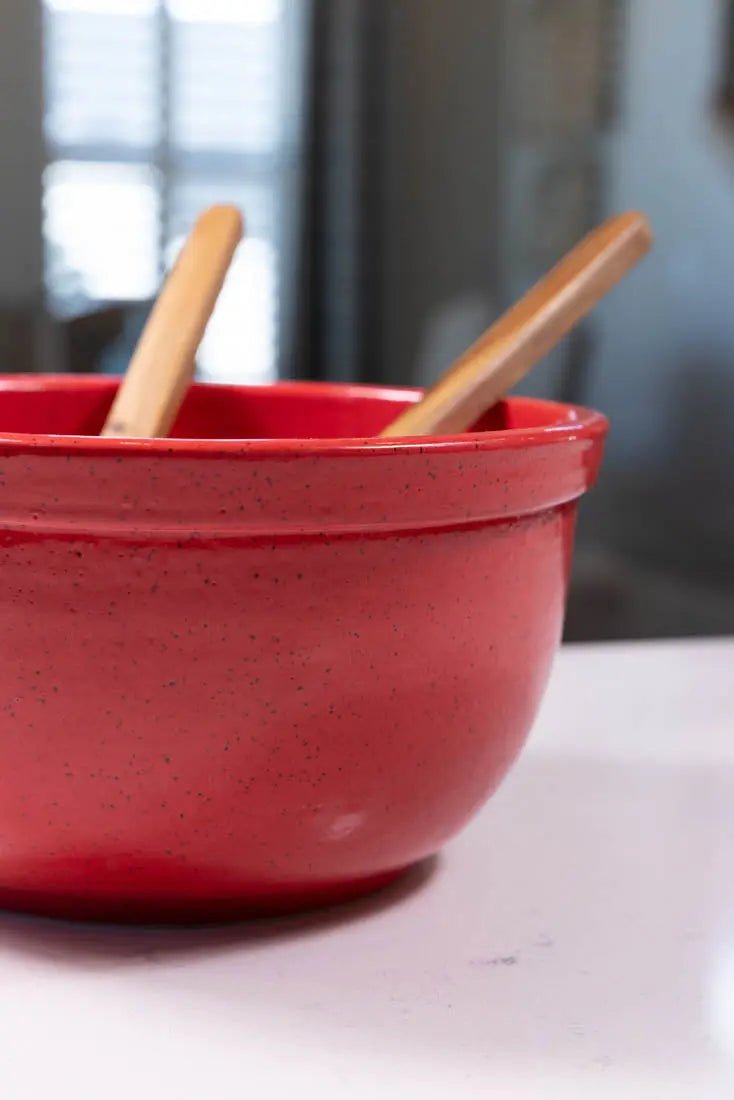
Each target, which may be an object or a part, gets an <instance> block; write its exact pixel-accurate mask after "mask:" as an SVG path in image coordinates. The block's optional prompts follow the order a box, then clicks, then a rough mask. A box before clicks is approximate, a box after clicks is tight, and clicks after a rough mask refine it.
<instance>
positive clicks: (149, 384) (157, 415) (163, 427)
mask: <svg viewBox="0 0 734 1100" xmlns="http://www.w3.org/2000/svg"><path fill="white" fill-rule="evenodd" d="M242 233H243V224H242V215H241V214H240V212H239V210H237V209H236V207H233V206H212V207H211V208H210V209H209V210H207V211H205V212H204V213H203V214H202V215H201V217H200V218H199V220H198V221H197V222H196V225H195V226H194V228H193V230H192V232H191V235H190V236H189V238H188V240H187V241H186V243H185V245H184V247H183V249H182V251H181V253H180V255H179V257H178V260H177V261H176V264H175V265H174V267H173V270H172V271H171V274H170V275H169V277H168V279H167V280H166V283H165V285H164V286H163V289H162V291H161V293H160V295H159V297H158V300H157V302H156V303H155V306H154V307H153V311H152V313H151V315H150V317H149V319H148V323H147V324H146V326H145V329H144V331H143V334H142V336H141V338H140V341H139V343H138V346H137V348H136V350H135V353H134V355H133V357H132V359H131V361H130V366H129V367H128V370H127V373H126V375H125V379H124V381H123V383H122V385H121V386H120V389H119V391H118V393H117V397H116V399H115V402H114V404H113V406H112V408H111V410H110V413H109V416H108V418H107V421H106V423H105V426H104V428H103V429H102V435H104V436H113V437H116V438H121V437H133V438H138V439H153V438H155V437H162V436H166V435H168V432H169V431H170V429H171V425H172V424H173V421H174V420H175V418H176V414H177V413H178V410H179V408H180V406H181V402H182V401H183V399H184V396H185V394H186V390H187V388H188V386H189V383H190V382H191V378H192V376H193V372H194V362H195V359H196V352H197V350H198V347H199V344H200V343H201V340H202V338H203V336H204V331H205V329H206V326H207V324H208V322H209V318H210V317H211V314H212V311H213V309H214V306H215V304H216V301H217V298H218V297H219V292H220V290H221V289H222V284H223V283H224V278H225V276H226V274H227V271H228V269H229V266H230V264H231V262H232V257H233V256H234V253H235V249H236V248H237V245H238V244H239V242H240V240H241V239H242Z"/></svg>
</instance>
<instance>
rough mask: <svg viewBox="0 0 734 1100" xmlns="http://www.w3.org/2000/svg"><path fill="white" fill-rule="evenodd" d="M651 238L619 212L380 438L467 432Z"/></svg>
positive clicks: (638, 219)
mask: <svg viewBox="0 0 734 1100" xmlns="http://www.w3.org/2000/svg"><path fill="white" fill-rule="evenodd" d="M651 244H652V233H651V231H650V227H649V225H648V222H647V220H646V219H645V218H644V217H643V216H642V215H641V214H635V213H631V214H622V215H621V216H619V217H617V218H612V219H611V220H609V221H607V222H605V223H604V224H603V225H602V226H600V227H599V228H598V229H596V230H595V231H594V232H592V233H590V234H589V236H588V237H586V238H584V240H582V241H581V243H580V244H578V245H577V246H576V247H575V248H574V249H573V250H572V251H571V252H569V254H568V255H567V256H566V257H565V259H563V260H561V262H560V263H559V264H558V266H557V267H555V268H553V270H552V271H551V272H550V273H549V274H548V275H546V276H545V278H543V279H542V280H541V281H540V282H539V283H538V284H537V285H536V286H535V287H533V289H532V290H531V291H529V293H528V294H526V296H525V297H524V298H522V299H521V300H520V301H519V302H518V303H517V305H515V306H513V307H512V309H510V310H509V312H508V313H506V314H505V315H504V316H503V317H501V318H500V320H499V321H497V323H496V324H495V325H493V326H492V328H490V329H488V330H487V332H486V333H485V334H484V335H483V336H482V337H481V338H480V339H479V340H478V342H477V343H476V344H474V346H473V347H471V348H469V350H468V351H467V352H466V353H465V354H464V355H463V356H462V357H461V358H460V359H459V360H458V361H457V362H456V363H455V364H454V366H453V367H452V368H451V369H450V370H449V371H448V372H447V373H446V374H445V375H444V376H443V377H442V378H441V379H440V380H439V382H438V383H437V384H436V385H435V386H434V387H433V388H432V389H430V390H429V391H428V392H427V393H426V395H425V396H424V398H423V400H422V401H419V402H418V404H417V405H413V406H411V408H409V409H407V410H406V411H405V412H404V413H403V414H402V415H401V416H399V417H398V419H397V420H396V421H395V422H394V423H393V424H390V425H389V427H387V428H386V429H385V430H384V431H383V432H382V433H381V434H382V436H383V437H386V438H396V437H400V436H403V437H405V436H422V435H452V434H454V433H459V432H464V431H467V430H468V429H469V428H471V427H472V425H473V424H475V423H476V422H477V421H478V420H479V418H480V417H481V416H482V415H483V414H484V413H485V412H486V411H487V409H489V408H491V407H492V405H494V404H495V403H496V402H497V401H499V400H500V399H501V398H502V397H504V396H505V395H506V394H507V393H508V391H509V390H511V389H512V387H513V386H515V385H517V383H518V382H519V381H520V380H521V379H522V378H524V377H525V375H526V374H528V372H529V371H530V370H531V369H532V368H533V367H534V366H535V365H536V363H537V362H538V361H539V360H540V359H542V358H543V356H544V355H547V354H548V352H549V351H551V350H552V348H554V347H555V345H556V344H557V343H558V342H559V341H560V340H561V339H562V338H563V337H564V336H566V335H567V334H568V333H569V332H570V331H571V329H572V328H573V327H574V326H575V325H576V324H578V322H579V321H580V320H581V319H582V318H583V317H585V316H586V314H587V313H590V312H591V310H592V309H593V308H594V306H595V305H596V304H597V303H598V302H599V301H600V300H601V299H602V298H603V297H604V295H605V294H607V293H608V292H609V291H610V290H611V289H612V287H613V286H615V284H616V283H618V282H619V281H620V280H621V279H622V278H623V277H624V275H626V274H627V272H628V271H629V270H630V269H631V268H632V267H633V266H634V265H635V264H636V263H637V262H638V261H639V260H640V259H641V258H642V257H643V256H644V255H645V253H646V252H647V251H648V250H649V248H650V246H651Z"/></svg>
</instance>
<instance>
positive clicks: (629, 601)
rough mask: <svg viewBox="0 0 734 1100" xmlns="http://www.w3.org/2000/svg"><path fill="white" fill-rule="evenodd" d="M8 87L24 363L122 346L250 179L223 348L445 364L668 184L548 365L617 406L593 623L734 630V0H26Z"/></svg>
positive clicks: (14, 348) (11, 209)
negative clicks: (646, 227) (648, 253)
mask: <svg viewBox="0 0 734 1100" xmlns="http://www.w3.org/2000/svg"><path fill="white" fill-rule="evenodd" d="M0 102H1V103H2V108H0V149H1V150H2V169H1V171H0V244H1V247H0V370H2V371H106V372H111V373H117V372H120V371H122V370H123V369H124V367H125V365H126V362H127V359H128V357H129V354H130V349H131V347H132V346H133V344H134V342H135V340H136V338H137V334H138V332H139V331H140V328H141V326H142V324H143V322H144V320H145V318H146V315H147V312H148V309H149V307H150V302H151V299H152V297H153V296H154V294H155V292H156V288H157V286H158V285H159V283H160V280H161V277H162V275H163V273H164V271H165V269H166V267H167V266H168V265H169V264H170V261H171V259H172V257H173V256H174V255H175V252H176V249H177V248H178V247H179V245H180V242H181V240H182V238H183V236H184V235H185V233H186V232H187V230H188V229H189V227H190V225H191V223H192V221H193V219H194V217H195V216H196V214H197V212H198V211H199V210H200V209H201V208H202V207H204V206H205V205H207V204H208V203H210V202H213V201H219V200H224V201H234V202H236V203H238V204H239V205H241V206H242V207H243V209H244V210H245V212H246V216H247V220H248V239H247V241H246V242H245V243H244V244H243V246H242V247H241V249H240V252H239V254H238V258H237V261H236V264H235V266H234V268H233V270H232V273H231V275H230V278H229V281H228V283H227V285H226V288H225V292H224V294H223V297H222V299H221V302H220V305H219V307H218V310H217V313H216V316H215V318H214V320H213V322H212V324H211V326H210V329H209V332H208V334H207V337H206V340H205V344H204V346H203V348H202V352H201V356H200V361H199V372H200V374H201V376H202V377H204V378H207V379H211V380H227V381H231V380H235V381H241V382H256V383H265V382H269V381H271V380H274V379H276V378H278V377H290V376H296V377H305V378H314V379H318V378H329V379H340V380H356V381H369V382H395V383H416V384H423V383H426V382H428V381H430V380H431V379H432V378H433V377H434V376H435V375H436V374H437V373H438V372H439V371H440V370H441V369H442V368H443V367H444V366H445V365H447V364H448V363H449V362H450V361H451V359H452V358H453V357H454V356H455V355H456V354H457V353H458V352H459V351H461V350H462V349H463V348H464V347H465V346H466V345H467V344H468V343H470V342H471V341H472V340H473V339H474V338H475V337H476V336H477V335H478V334H479V333H480V331H481V330H482V329H483V328H485V327H486V326H487V325H488V324H489V323H490V322H491V321H492V320H493V319H494V318H495V317H496V316H497V314H498V312H499V311H500V310H502V309H503V308H505V307H506V306H507V305H508V304H509V303H510V302H511V301H512V300H513V299H514V298H515V297H517V296H518V295H519V294H521V293H522V292H523V291H524V290H525V289H526V288H527V286H528V285H529V284H530V283H531V282H532V281H534V280H535V278H536V277H537V276H538V275H539V274H540V273H541V272H542V271H543V270H545V269H546V268H547V267H549V266H550V265H551V264H552V263H553V262H554V261H555V260H556V259H558V258H559V256H560V255H561V254H562V253H563V252H564V251H565V250H566V249H567V248H568V247H570V245H571V244H572V243H573V242H574V241H575V240H576V239H577V238H578V237H579V236H581V235H582V234H583V233H584V232H585V231H586V230H587V229H588V228H589V227H590V226H591V225H593V224H594V223H595V222H596V221H598V220H599V219H601V218H602V217H603V216H605V215H606V214H607V213H611V212H614V211H619V210H622V209H624V208H628V207H637V208H641V209H643V210H645V211H646V212H647V213H648V215H649V216H650V218H651V220H652V222H653V226H654V228H655V230H656V233H657V238H658V243H657V250H656V253H655V256H654V257H653V258H652V259H651V260H649V261H648V262H647V263H646V264H645V266H644V267H643V268H642V269H640V270H639V271H638V272H637V273H635V275H634V276H633V277H632V278H631V279H630V280H629V282H628V283H626V284H625V285H624V287H622V288H621V289H620V290H619V291H617V292H616V293H615V295H614V297H613V298H612V299H611V300H610V301H609V302H608V303H607V304H606V305H605V306H604V307H603V308H602V310H600V311H599V312H598V313H597V314H596V315H595V317H594V318H593V320H592V321H591V322H590V323H589V324H588V325H587V326H586V327H585V328H584V329H583V330H581V331H580V332H578V333H577V334H576V336H575V337H574V338H573V339H572V340H571V341H569V342H568V343H567V344H566V345H565V346H564V347H563V348H562V349H561V350H560V351H559V353H557V354H556V355H554V356H553V357H552V359H551V360H549V361H548V362H547V363H546V364H544V366H543V367H542V368H541V370H539V371H538V372H537V374H536V375H534V376H533V378H532V380H531V381H530V382H529V383H528V384H527V386H526V387H525V388H526V389H527V390H529V391H531V392H533V393H536V394H539V395H541V396H552V397H557V398H560V399H564V400H571V401H579V402H584V403H589V404H592V405H594V406H597V407H599V408H601V409H602V410H603V411H604V412H606V413H607V414H608V415H610V416H611V418H612V421H613V434H612V438H611V441H610V447H609V454H608V462H607V467H606V471H605V474H604V478H603V481H602V483H601V485H600V487H599V489H598V491H597V492H596V494H594V495H593V496H592V498H591V499H590V501H589V504H588V505H587V507H586V509H585V512H584V517H583V522H582V530H581V539H580V547H579V554H578V559H577V570H576V580H575V583H574V590H573V593H572V599H571V608H570V613H569V621H568V636H569V638H572V639H576V640H585V639H592V638H627V637H664V636H673V635H685V634H719V633H731V632H733V631H734V431H732V427H731V425H732V419H733V418H734V290H733V289H732V286H733V285H734V0H695V3H692V2H691V0H665V3H662V2H661V0H43V2H41V0H2V5H1V10H0Z"/></svg>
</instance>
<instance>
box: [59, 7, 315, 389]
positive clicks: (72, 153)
mask: <svg viewBox="0 0 734 1100" xmlns="http://www.w3.org/2000/svg"><path fill="white" fill-rule="evenodd" d="M297 7H298V5H296V4H293V3H291V2H290V0H45V2H44V9H45V10H44V34H45V79H46V137H47V144H48V165H47V169H46V176H45V184H44V194H45V213H44V226H45V230H44V232H45V241H46V251H47V264H46V270H47V275H46V281H47V289H48V295H49V301H50V305H51V307H52V309H53V310H54V311H55V312H56V313H57V314H59V315H66V316H69V315H73V314H75V313H79V312H82V311H84V310H87V309H89V308H90V307H93V306H94V305H95V304H97V303H101V302H106V303H109V302H130V303H134V302H141V303H142V302H145V301H148V300H149V299H150V298H151V297H152V296H153V295H154V294H155V292H156V288H157V286H158V284H159V282H160V279H161V275H162V273H163V271H164V269H165V268H166V267H167V266H168V265H169V264H170V262H171V260H172V258H173V256H174V255H175V252H176V250H177V248H178V247H179V246H180V243H181V241H182V239H183V237H184V235H185V234H186V232H187V230H188V229H189V227H190V226H191V224H192V222H193V220H194V218H195V217H196V215H197V214H198V212H200V211H201V210H202V208H203V207H205V206H207V205H208V204H210V203H212V202H218V201H228V202H235V203H237V204H238V205H239V206H240V207H241V208H242V209H243V211H244V213H245V216H246V220H247V239H246V241H245V242H244V243H243V245H242V246H241V248H240V250H239V252H238V255H237V258H236V260H235V264H234V266H233V269H232V271H231V273H230V276H229V278H228V281H227V283H226V286H225V288H224V291H223V293H222V297H221V299H220V303H219V305H218V308H217V311H216V314H215V316H214V318H213V320H212V322H211V324H210V326H209V330H208V332H207V336H206V338H205V342H204V345H203V347H202V350H201V355H200V359H199V368H200V371H201V373H202V374H203V375H204V376H205V377H208V378H211V379H216V380H237V381H254V382H261V381H262V382H264V381H268V380H270V379H272V378H273V377H274V375H275V373H276V369H277V360H278V337H277V333H278V320H279V303H280V301H281V293H280V291H281V283H282V271H283V266H284V255H285V253H286V252H287V250H288V248H289V247H290V246H291V244H292V242H289V241H288V240H287V239H286V237H287V233H286V228H285V227H286V225H287V224H289V223H290V219H289V218H287V217H285V216H284V213H285V210H286V204H287V203H288V202H289V201H291V200H292V195H289V181H290V182H292V180H293V171H294V162H295V157H296V148H295V144H296V141H295V138H294V135H293V133H292V132H291V131H292V130H293V125H292V121H291V120H292V118H293V117H294V116H295V114H296V111H294V107H293V103H292V102H290V99H291V98H292V96H293V94H294V91H295V89H294V86H293V79H292V49H293V42H294V33H295V31H296V28H294V27H293V26H290V25H289V21H292V19H293V11H294V9H295V8H297ZM289 58H290V60H289Z"/></svg>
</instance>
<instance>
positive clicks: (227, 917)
mask: <svg viewBox="0 0 734 1100" xmlns="http://www.w3.org/2000/svg"><path fill="white" fill-rule="evenodd" d="M410 870H412V868H410V867H401V868H398V869H397V870H394V871H386V872H383V873H382V874H379V875H372V876H369V877H367V878H358V879H351V880H347V881H340V882H331V883H320V884H316V885H314V884H308V885H306V884H304V883H299V884H290V883H289V884H279V883H268V885H267V886H263V887H260V888H259V889H254V890H251V891H248V892H247V893H244V892H243V893H239V894H236V895H232V896H230V897H190V898H182V897H167V898H150V897H140V898H136V897H119V896H115V895H114V894H110V895H109V896H99V895H96V896H95V895H87V894H78V895H75V894H72V893H68V892H64V893H58V894H56V893H53V892H49V891H47V890H32V889H22V890H7V889H3V888H2V887H0V910H5V911H7V912H13V913H25V914H27V915H29V916H38V917H50V918H54V919H58V920H73V921H93V922H99V923H108V924H138V925H139V924H145V925H151V924H153V925H155V924H168V925H171V924H173V925H192V924H214V923H221V922H227V923H230V922H235V921H241V920H247V919H250V918H257V917H277V916H287V915H289V914H294V913H303V912H308V911H310V910H314V909H324V908H327V907H329V906H333V905H341V904H343V903H345V902H349V901H354V900H356V899H358V898H362V897H365V896H366V895H368V894H373V893H375V892H377V891H379V890H384V889H385V888H386V887H388V886H390V885H392V884H393V883H394V882H396V881H397V880H398V879H399V878H401V877H402V876H403V875H405V874H407V873H408V872H409V871H410Z"/></svg>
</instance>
